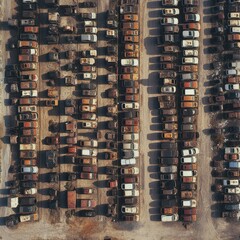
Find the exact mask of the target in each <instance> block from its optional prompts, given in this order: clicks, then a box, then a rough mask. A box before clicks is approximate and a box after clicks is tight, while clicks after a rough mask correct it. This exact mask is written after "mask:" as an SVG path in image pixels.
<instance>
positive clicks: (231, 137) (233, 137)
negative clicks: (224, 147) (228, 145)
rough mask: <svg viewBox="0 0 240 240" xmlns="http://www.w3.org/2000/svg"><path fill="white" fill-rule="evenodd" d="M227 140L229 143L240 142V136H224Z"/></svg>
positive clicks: (237, 134)
mask: <svg viewBox="0 0 240 240" xmlns="http://www.w3.org/2000/svg"><path fill="white" fill-rule="evenodd" d="M226 138H227V139H229V140H231V141H234V140H235V141H239V140H240V134H239V133H233V134H229V135H227V136H226Z"/></svg>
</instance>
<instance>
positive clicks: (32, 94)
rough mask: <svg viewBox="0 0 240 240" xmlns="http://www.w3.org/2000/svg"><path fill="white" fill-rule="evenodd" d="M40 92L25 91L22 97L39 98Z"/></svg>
mask: <svg viewBox="0 0 240 240" xmlns="http://www.w3.org/2000/svg"><path fill="white" fill-rule="evenodd" d="M37 96H38V91H37V90H24V91H21V97H37Z"/></svg>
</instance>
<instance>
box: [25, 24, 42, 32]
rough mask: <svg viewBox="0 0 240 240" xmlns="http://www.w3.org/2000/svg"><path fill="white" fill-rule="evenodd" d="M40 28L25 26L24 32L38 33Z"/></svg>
mask: <svg viewBox="0 0 240 240" xmlns="http://www.w3.org/2000/svg"><path fill="white" fill-rule="evenodd" d="M38 31H39V28H38V27H35V26H34V27H32V26H25V27H23V32H24V33H38Z"/></svg>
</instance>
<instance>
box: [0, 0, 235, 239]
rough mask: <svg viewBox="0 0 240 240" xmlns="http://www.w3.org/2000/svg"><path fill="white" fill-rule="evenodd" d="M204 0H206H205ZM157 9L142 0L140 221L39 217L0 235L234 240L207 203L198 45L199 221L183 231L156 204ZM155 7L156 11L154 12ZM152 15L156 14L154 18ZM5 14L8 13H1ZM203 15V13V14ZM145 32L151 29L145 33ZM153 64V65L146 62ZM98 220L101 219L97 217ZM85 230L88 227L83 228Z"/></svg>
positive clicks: (232, 229) (0, 230)
mask: <svg viewBox="0 0 240 240" xmlns="http://www.w3.org/2000/svg"><path fill="white" fill-rule="evenodd" d="M205 2H206V1H205ZM205 2H203V3H202V2H201V13H202V12H203V10H204V8H203V4H204V3H205ZM156 11H159V3H158V2H157V1H150V0H149V1H147V0H145V1H141V13H140V15H141V17H140V19H141V33H142V38H141V41H142V42H141V73H140V78H141V82H142V85H141V90H140V92H141V112H140V118H141V158H140V161H141V186H142V187H141V189H142V190H141V203H140V205H141V220H140V222H139V223H111V222H110V221H109V220H108V219H104V221H102V222H99V221H94V220H93V221H88V222H86V221H82V220H80V219H75V218H74V219H72V220H70V221H69V224H66V223H65V222H64V221H61V222H59V223H56V224H53V225H50V224H49V223H47V222H45V221H44V219H43V220H42V221H40V222H39V223H36V224H31V228H30V225H29V224H25V225H24V224H22V225H20V226H19V227H18V229H16V230H9V229H7V228H6V227H4V226H0V236H1V237H2V239H6V240H8V239H16V240H18V239H19V240H22V239H25V236H26V232H28V234H29V235H28V236H30V237H29V239H34V240H35V239H52V240H53V239H54V240H56V239H70V240H73V239H87V240H92V239H93V240H102V239H103V238H104V237H105V236H111V237H112V239H114V240H127V239H138V240H146V239H147V240H163V239H164V240H173V239H177V238H179V239H183V240H213V239H214V240H233V239H238V238H239V226H237V225H235V224H229V223H226V222H225V221H223V220H222V219H218V218H212V217H211V214H212V210H211V208H212V207H211V206H212V204H213V202H212V193H211V191H210V185H211V183H212V178H211V175H210V172H211V168H210V158H211V148H210V139H209V137H208V136H206V135H204V134H203V133H202V130H203V129H206V128H209V118H208V116H207V114H206V113H205V112H204V109H203V105H202V104H201V99H202V97H203V96H204V92H205V87H204V86H203V83H204V81H205V79H206V76H207V75H208V74H209V72H208V70H204V64H206V63H209V62H211V58H210V57H209V56H208V55H206V54H204V52H203V46H202V47H201V49H200V52H201V60H200V91H199V92H200V108H199V111H200V114H199V131H200V132H201V133H202V134H201V136H200V151H201V154H200V155H199V169H198V176H199V184H198V190H199V202H198V205H199V211H198V221H197V223H196V224H193V225H192V226H190V227H189V228H188V229H187V230H186V229H184V228H183V226H182V224H181V223H180V222H179V223H174V224H162V223H161V222H160V221H158V219H159V215H158V213H159V208H158V206H159V205H158V201H155V200H157V196H156V194H154V188H156V187H157V186H158V185H157V183H155V182H156V181H157V179H156V178H155V176H154V172H156V171H157V168H156V164H157V161H156V158H157V153H156V151H155V150H156V144H155V143H156V142H157V139H158V136H157V132H156V126H154V125H156V123H158V119H157V117H156V116H157V114H158V113H157V112H156V111H154V110H153V109H154V108H156V105H155V103H156V101H155V100H154V97H155V96H157V93H158V90H157V88H156V87H159V85H158V78H157V74H156V73H155V72H153V71H152V70H149V65H150V61H151V62H154V57H156V56H157V55H158V54H159V52H157V48H156V46H155V45H154V44H155V39H154V38H153V36H152V35H158V34H159V24H158V21H157V20H158V18H157V15H156V13H157V12H156ZM154 12H155V13H154ZM153 16H155V17H153ZM6 18H7V17H6ZM202 19H203V18H202ZM208 27H210V24H209V23H207V22H204V21H202V31H201V42H203V40H204V39H205V38H206V36H204V29H205V28H208ZM150 33H151V34H152V35H151V36H150ZM150 68H151V69H154V64H151V67H150ZM5 209H6V208H3V207H1V208H0V215H1V216H4V215H5V214H6V210H5ZM101 220H102V219H101ZM86 229H88V231H86Z"/></svg>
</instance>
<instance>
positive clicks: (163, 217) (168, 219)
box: [161, 214, 179, 222]
mask: <svg viewBox="0 0 240 240" xmlns="http://www.w3.org/2000/svg"><path fill="white" fill-rule="evenodd" d="M178 219H179V215H178V214H172V215H161V221H162V222H176V221H178Z"/></svg>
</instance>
